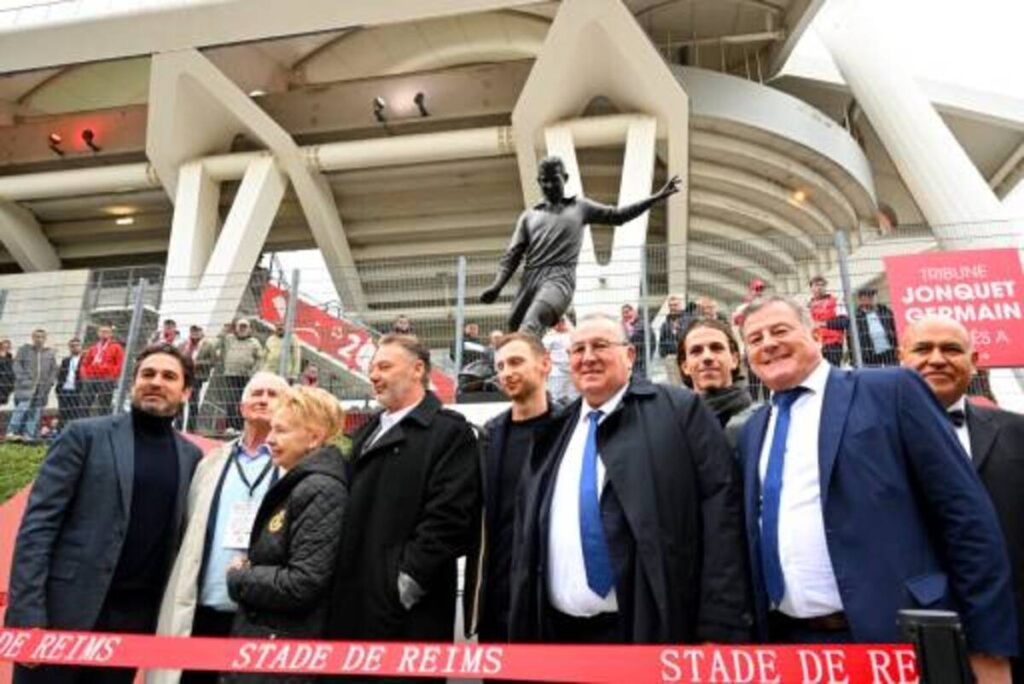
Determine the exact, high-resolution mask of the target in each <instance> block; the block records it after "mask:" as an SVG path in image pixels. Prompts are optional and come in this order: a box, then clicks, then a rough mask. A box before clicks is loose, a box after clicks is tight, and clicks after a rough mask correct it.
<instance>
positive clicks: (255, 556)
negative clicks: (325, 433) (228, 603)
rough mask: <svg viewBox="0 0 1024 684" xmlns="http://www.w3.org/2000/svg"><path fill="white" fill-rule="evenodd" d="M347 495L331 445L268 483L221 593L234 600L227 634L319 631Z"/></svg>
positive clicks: (308, 634)
mask: <svg viewBox="0 0 1024 684" xmlns="http://www.w3.org/2000/svg"><path fill="white" fill-rule="evenodd" d="M347 498H348V487H347V486H346V477H345V462H344V460H343V459H342V456H341V452H340V451H338V450H337V449H336V448H334V447H324V448H322V449H319V450H318V451H316V452H314V453H312V454H310V455H309V456H307V457H305V458H304V459H303V460H302V461H300V462H299V464H298V465H297V466H295V468H293V469H292V470H290V471H288V473H286V474H285V476H284V477H282V478H281V479H280V480H278V481H277V482H275V483H274V485H273V486H272V487H271V488H270V491H268V492H267V495H266V496H265V497H264V498H263V501H262V503H260V508H259V512H258V513H257V514H256V519H255V521H254V522H253V526H252V537H251V538H250V540H249V567H247V568H244V569H241V570H232V571H230V572H229V573H228V593H229V594H230V595H231V598H232V599H233V600H234V601H236V602H237V603H238V606H239V608H238V613H237V614H236V616H235V624H234V625H233V627H232V630H231V632H232V635H233V636H243V637H250V638H264V639H265V638H281V639H300V638H318V637H321V636H323V634H324V629H325V625H326V619H327V610H328V605H329V601H328V597H329V595H330V591H331V587H332V579H333V575H334V569H335V567H336V566H337V559H338V546H339V540H340V537H341V527H342V520H343V518H344V515H345V504H346V500H347ZM225 679H226V680H227V681H236V680H244V681H247V682H248V681H282V677H281V676H280V675H245V676H242V675H225ZM299 679H300V680H301V679H302V678H299ZM286 681H296V680H295V679H294V678H293V679H287V680H286Z"/></svg>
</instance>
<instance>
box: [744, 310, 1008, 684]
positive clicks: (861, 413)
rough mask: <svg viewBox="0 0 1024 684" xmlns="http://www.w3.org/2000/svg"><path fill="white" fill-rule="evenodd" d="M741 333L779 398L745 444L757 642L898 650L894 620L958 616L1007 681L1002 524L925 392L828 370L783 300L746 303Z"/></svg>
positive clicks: (884, 378)
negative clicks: (921, 612) (908, 612)
mask: <svg viewBox="0 0 1024 684" xmlns="http://www.w3.org/2000/svg"><path fill="white" fill-rule="evenodd" d="M742 332H743V341H744V342H745V343H746V347H747V353H748V355H749V357H750V366H751V368H752V369H753V371H754V372H755V373H756V374H757V375H758V377H760V378H761V380H762V381H763V382H764V384H765V386H766V387H767V388H768V389H770V390H771V391H772V397H771V404H770V407H769V406H765V407H764V408H762V409H760V410H759V411H758V412H757V413H755V414H754V415H753V416H752V417H751V418H750V419H749V420H748V421H747V423H746V425H745V426H744V428H743V431H742V433H741V435H740V444H739V450H740V458H741V463H742V467H743V474H744V494H745V497H746V522H747V539H748V543H749V552H750V558H751V569H752V573H753V585H754V596H755V607H756V609H757V615H758V618H759V619H758V627H759V629H758V631H759V636H760V638H762V639H767V640H769V641H772V642H784V643H822V642H827V643H842V642H861V643H864V642H867V643H884V642H893V641H898V640H899V639H900V633H899V628H898V620H897V617H898V613H899V611H900V610H903V609H908V608H928V609H945V610H955V611H956V612H958V613H959V614H960V618H961V620H962V622H963V625H964V632H965V634H966V637H967V645H968V650H969V651H970V654H971V666H972V668H973V669H974V672H975V674H976V675H977V677H978V681H983V682H989V681H1009V664H1008V661H1007V656H1012V655H1015V654H1016V651H1017V622H1016V616H1015V611H1014V607H1013V591H1012V586H1011V583H1010V566H1009V562H1008V560H1007V554H1006V548H1005V546H1004V544H1003V540H1002V538H1001V535H1000V531H999V522H998V520H997V519H996V516H995V512H994V511H993V509H992V504H991V503H990V502H989V500H988V497H987V496H986V494H985V491H984V489H983V488H982V486H981V483H980V482H979V481H978V479H977V477H976V476H975V475H974V473H972V472H971V466H970V462H969V460H968V459H967V458H966V456H965V454H964V452H963V449H962V448H961V446H960V443H959V441H958V440H957V438H956V435H955V434H954V432H953V430H952V428H951V427H950V425H949V422H948V421H947V420H946V418H945V417H944V415H943V411H942V408H941V407H940V406H939V404H938V402H937V401H936V400H935V397H934V396H933V395H932V393H931V391H930V390H929V388H928V386H927V385H926V384H925V383H924V382H923V381H922V380H921V378H920V377H919V376H918V375H917V374H916V373H914V372H912V371H909V370H907V369H899V368H895V369H865V370H839V369H837V368H834V367H832V366H831V365H830V364H829V363H826V362H825V360H824V359H823V357H822V350H821V345H820V344H819V342H818V341H817V340H816V339H815V335H814V325H813V324H812V323H811V321H810V320H809V317H808V315H807V311H806V309H804V308H803V307H802V306H800V305H799V304H797V303H796V302H794V301H792V300H790V299H787V298H785V297H777V296H776V297H768V298H766V299H764V300H762V301H760V302H756V303H754V304H751V305H750V307H749V308H748V309H747V311H746V315H745V317H744V321H743V328H742Z"/></svg>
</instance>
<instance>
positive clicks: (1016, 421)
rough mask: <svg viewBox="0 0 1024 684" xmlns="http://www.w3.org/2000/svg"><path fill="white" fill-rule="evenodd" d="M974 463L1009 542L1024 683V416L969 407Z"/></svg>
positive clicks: (1018, 665)
mask: <svg viewBox="0 0 1024 684" xmlns="http://www.w3.org/2000/svg"><path fill="white" fill-rule="evenodd" d="M967 432H968V434H969V435H970V438H971V461H973V463H974V467H975V469H976V470H977V471H978V475H979V476H980V477H981V481H982V483H983V484H984V485H985V489H986V490H987V491H988V495H989V496H990V497H991V498H992V503H993V505H994V506H995V509H996V515H998V517H999V523H1000V526H1001V527H1002V531H1003V537H1004V538H1005V539H1006V546H1007V551H1009V554H1010V566H1011V570H1012V571H1013V584H1014V590H1015V592H1014V593H1015V595H1016V598H1017V624H1018V630H1017V634H1018V637H1019V638H1020V651H1019V656H1020V657H1018V658H1015V659H1014V663H1013V668H1014V671H1013V674H1014V680H1013V681H1015V682H1017V681H1020V682H1024V416H1022V415H1021V414H1019V413H1012V412H1010V411H1000V410H998V409H990V408H985V407H981V406H974V405H973V404H970V403H968V405H967Z"/></svg>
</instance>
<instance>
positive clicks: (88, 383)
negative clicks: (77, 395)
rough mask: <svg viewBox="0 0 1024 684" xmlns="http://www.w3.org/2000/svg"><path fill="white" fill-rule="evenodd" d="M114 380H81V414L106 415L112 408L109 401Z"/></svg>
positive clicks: (113, 388) (114, 387)
mask: <svg viewBox="0 0 1024 684" xmlns="http://www.w3.org/2000/svg"><path fill="white" fill-rule="evenodd" d="M115 389H117V381H116V380H83V381H82V389H81V393H82V394H81V406H82V409H81V410H82V415H83V416H106V415H109V414H110V412H111V410H112V408H113V407H112V405H111V402H112V400H113V398H114V390H115Z"/></svg>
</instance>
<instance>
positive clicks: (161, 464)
mask: <svg viewBox="0 0 1024 684" xmlns="http://www.w3.org/2000/svg"><path fill="white" fill-rule="evenodd" d="M191 383H192V362H191V360H190V359H189V358H188V357H187V356H185V355H183V354H182V353H181V352H180V351H178V349H177V348H175V347H173V346H171V345H168V344H160V345H154V346H151V347H147V348H146V349H145V350H144V351H143V352H142V353H141V354H139V356H138V358H137V359H136V370H135V380H134V384H133V386H132V411H131V413H130V414H128V415H119V416H107V417H102V418H94V419H91V420H79V421H75V422H73V423H71V424H70V425H69V426H68V427H67V429H66V430H64V431H63V432H62V433H61V435H60V437H58V438H57V440H56V441H55V442H54V443H53V446H51V447H50V450H49V452H48V453H47V455H46V458H45V459H44V461H43V464H42V466H41V467H40V469H39V474H38V476H37V477H36V481H35V484H34V485H33V486H32V493H31V494H30V495H29V500H28V505H27V507H26V509H25V514H24V517H23V518H22V521H21V528H20V529H19V531H18V539H17V542H16V545H15V550H14V561H13V563H12V567H11V584H10V603H9V605H8V608H7V615H6V618H5V621H6V626H7V627H20V628H28V627H34V628H39V629H61V630H74V631H98V632H129V633H131V632H135V633H151V632H152V631H153V629H154V627H155V626H156V617H157V608H158V605H159V602H160V593H161V592H162V590H163V587H164V583H165V581H166V579H167V572H168V570H169V568H170V563H171V561H172V560H173V557H174V556H173V554H174V549H175V548H176V547H177V543H178V539H179V538H180V533H181V528H182V522H183V519H184V513H185V498H186V494H187V492H188V487H189V482H190V480H191V479H192V472H193V470H194V469H195V466H196V463H197V462H198V461H199V457H200V452H199V449H197V448H196V447H195V446H194V445H192V444H190V443H189V442H186V441H185V440H184V439H183V438H182V437H181V436H179V435H178V434H177V433H175V431H174V429H173V428H172V427H171V421H172V420H173V419H174V416H175V415H176V414H177V413H178V410H179V409H180V408H181V406H182V404H184V403H185V402H186V401H188V396H189V391H190V390H189V388H190V386H191ZM134 677H135V671H134V670H133V669H126V668H121V669H116V668H102V669H95V668H59V667H53V666H40V667H31V668H30V667H25V666H18V667H16V669H15V675H14V681H15V682H17V683H18V684H36V683H39V684H43V683H45V684H65V683H68V684H70V683H76V682H89V683H90V684H93V683H96V682H98V683H101V684H122V683H123V684H129V683H130V682H131V681H132V680H133V679H134Z"/></svg>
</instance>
